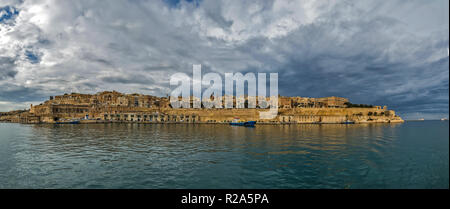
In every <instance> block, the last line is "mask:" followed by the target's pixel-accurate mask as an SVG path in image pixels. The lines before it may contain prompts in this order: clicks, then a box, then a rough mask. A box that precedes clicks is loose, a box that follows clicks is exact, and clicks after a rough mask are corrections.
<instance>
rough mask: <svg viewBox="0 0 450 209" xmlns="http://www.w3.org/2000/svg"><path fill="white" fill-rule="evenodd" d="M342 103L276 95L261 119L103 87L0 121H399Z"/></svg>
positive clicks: (389, 113) (255, 113) (252, 113)
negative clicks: (273, 112)
mask: <svg viewBox="0 0 450 209" xmlns="http://www.w3.org/2000/svg"><path fill="white" fill-rule="evenodd" d="M234 99H235V98H234ZM191 100H193V99H192V98H191ZM191 102H192V101H191ZM347 103H348V99H346V98H341V97H326V98H317V99H316V98H304V97H279V109H278V115H277V117H276V118H274V119H271V120H261V119H260V118H259V115H260V112H266V111H268V110H269V109H249V108H245V109H236V108H233V109H193V108H192V109H173V108H171V107H170V102H169V99H168V98H164V97H162V98H160V97H154V96H149V95H142V94H122V93H119V92H116V91H112V92H111V91H108V92H100V93H97V94H94V95H89V94H76V93H72V94H65V95H61V96H55V97H50V99H49V100H47V101H45V102H44V103H43V104H40V105H37V106H31V107H30V110H29V111H15V112H9V113H3V114H1V115H0V121H8V122H23V123H39V122H43V123H54V122H57V121H64V120H68V119H83V120H85V121H91V122H92V121H99V122H177V123H179V122H183V123H185V122H189V123H228V122H230V121H232V120H234V119H239V120H245V121H258V123H276V124H279V123H343V122H348V121H352V122H355V123H372V122H403V120H402V119H401V118H400V117H399V116H397V115H396V114H395V112H394V111H393V110H388V109H387V107H384V108H381V107H379V106H376V107H367V108H353V107H352V108H346V107H345V104H347Z"/></svg>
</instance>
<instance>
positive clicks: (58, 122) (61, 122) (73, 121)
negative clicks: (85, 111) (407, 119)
mask: <svg viewBox="0 0 450 209" xmlns="http://www.w3.org/2000/svg"><path fill="white" fill-rule="evenodd" d="M79 123H80V120H68V121H57V122H56V124H79Z"/></svg>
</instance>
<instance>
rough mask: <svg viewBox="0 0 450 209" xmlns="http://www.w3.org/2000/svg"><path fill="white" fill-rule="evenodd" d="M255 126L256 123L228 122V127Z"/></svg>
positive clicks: (236, 120) (235, 120)
mask: <svg viewBox="0 0 450 209" xmlns="http://www.w3.org/2000/svg"><path fill="white" fill-rule="evenodd" d="M255 124H256V121H241V120H238V119H234V120H233V121H232V122H230V125H232V126H245V127H254V126H255Z"/></svg>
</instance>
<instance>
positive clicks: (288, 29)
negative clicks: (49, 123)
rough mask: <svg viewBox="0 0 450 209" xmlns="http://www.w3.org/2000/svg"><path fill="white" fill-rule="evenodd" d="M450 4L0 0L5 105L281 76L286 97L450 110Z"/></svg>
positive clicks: (411, 110) (408, 114) (0, 104)
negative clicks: (194, 81) (196, 75)
mask: <svg viewBox="0 0 450 209" xmlns="http://www.w3.org/2000/svg"><path fill="white" fill-rule="evenodd" d="M448 6H449V5H448V1H443V0H442V1H430V2H424V1H418V0H415V1H408V2H405V1H385V2H378V1H339V2H334V1H308V2H305V1H289V2H288V1H270V0H266V1H214V2H212V1H176V0H171V1H169V0H160V1H141V0H139V1H114V2H106V1H76V2H73V1H50V0H36V1H28V0H25V1H19V0H5V1H1V2H0V112H1V111H8V110H13V109H22V108H28V107H29V105H30V104H39V103H40V102H42V101H44V100H46V99H48V97H49V96H52V95H61V94H64V93H71V92H79V93H96V92H101V91H105V90H109V91H111V90H117V91H120V92H124V93H142V94H149V95H155V96H165V95H166V94H169V93H170V90H171V89H170V85H169V77H170V75H172V74H174V73H178V72H183V73H187V74H188V75H190V74H189V72H190V71H191V69H192V65H193V64H202V66H203V67H204V71H205V73H207V72H216V73H219V74H222V73H224V72H241V73H246V72H254V73H257V72H264V73H279V93H280V94H281V95H285V96H302V97H313V98H317V97H328V96H339V97H345V98H349V99H350V100H351V101H354V102H355V103H362V104H374V105H387V106H388V107H390V108H392V109H395V110H396V112H397V113H398V114H399V115H401V116H402V117H403V118H405V119H409V118H412V119H413V118H417V117H420V118H426V119H438V118H443V117H448V107H449V105H448V104H449V102H448V101H449V97H448V93H449V91H448V87H449V82H448V81H449V79H448V68H449V59H448V45H449V41H448V37H449V22H448V19H449V10H448Z"/></svg>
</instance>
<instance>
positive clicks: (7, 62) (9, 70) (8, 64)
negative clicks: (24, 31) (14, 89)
mask: <svg viewBox="0 0 450 209" xmlns="http://www.w3.org/2000/svg"><path fill="white" fill-rule="evenodd" d="M14 61H15V60H14V59H13V58H10V57H0V80H4V79H7V78H14V76H16V74H17V71H16V69H15V68H16V65H15V63H14Z"/></svg>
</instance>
